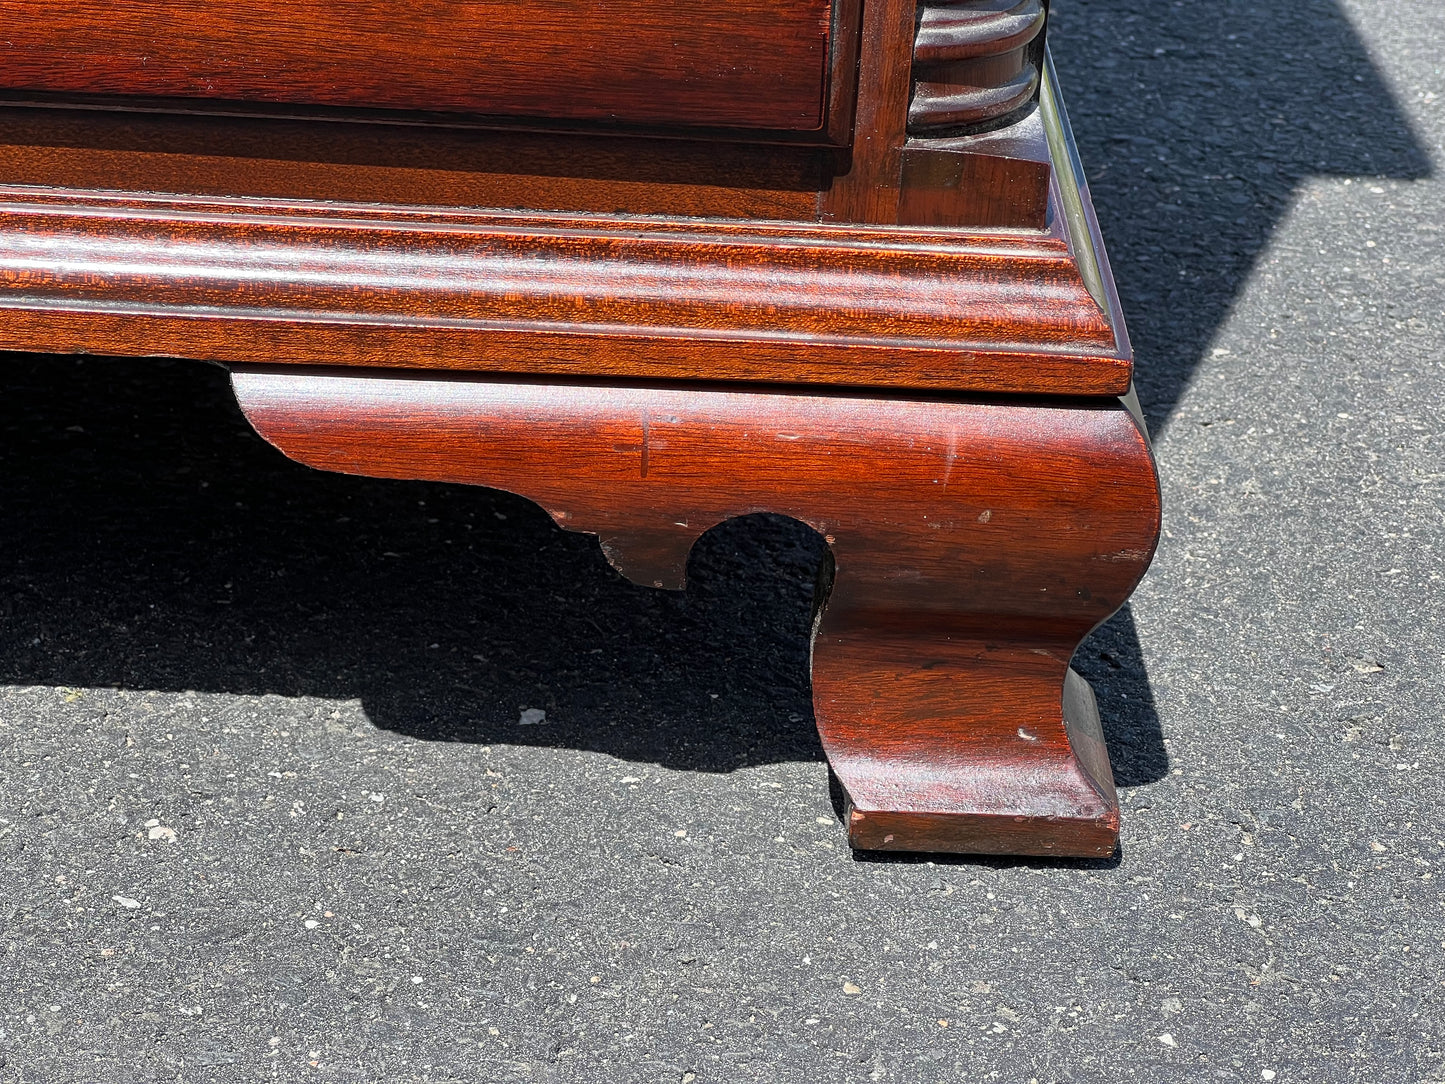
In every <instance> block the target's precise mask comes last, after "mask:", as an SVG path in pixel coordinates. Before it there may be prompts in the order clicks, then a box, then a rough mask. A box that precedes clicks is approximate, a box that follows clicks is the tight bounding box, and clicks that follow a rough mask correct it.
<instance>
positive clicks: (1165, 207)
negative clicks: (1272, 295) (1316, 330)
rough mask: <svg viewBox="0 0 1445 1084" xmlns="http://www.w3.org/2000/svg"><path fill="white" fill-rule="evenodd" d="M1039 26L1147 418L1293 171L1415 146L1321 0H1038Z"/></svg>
mask: <svg viewBox="0 0 1445 1084" xmlns="http://www.w3.org/2000/svg"><path fill="white" fill-rule="evenodd" d="M1049 33H1050V38H1049V40H1050V47H1051V49H1052V50H1053V53H1054V57H1055V60H1056V62H1057V65H1058V69H1059V78H1060V80H1061V82H1062V83H1063V91H1064V98H1065V101H1066V103H1067V106H1068V110H1069V117H1070V120H1071V121H1072V123H1073V128H1074V135H1075V137H1076V138H1077V139H1078V142H1079V152H1080V155H1081V156H1082V158H1083V161H1084V168H1085V172H1086V174H1087V175H1088V178H1089V182H1090V190H1091V194H1092V196H1093V199H1094V205H1095V207H1096V209H1097V210H1098V213H1099V221H1100V226H1101V228H1102V230H1103V233H1104V239H1105V242H1106V244H1107V246H1108V250H1109V256H1110V259H1111V261H1112V263H1113V269H1114V276H1115V279H1116V281H1117V283H1118V286H1119V295H1120V298H1121V299H1122V301H1123V304H1124V310H1125V313H1126V315H1127V318H1128V320H1129V330H1130V333H1131V335H1132V336H1133V339H1134V348H1135V354H1136V357H1137V365H1136V369H1135V374H1136V381H1137V384H1138V387H1139V395H1140V400H1141V402H1142V403H1143V406H1144V410H1145V413H1146V414H1147V415H1148V416H1149V419H1150V423H1151V425H1152V426H1154V427H1158V426H1159V425H1161V424H1162V423H1163V422H1164V421H1166V420H1167V419H1168V417H1169V415H1170V414H1171V413H1172V412H1173V410H1174V408H1175V406H1176V405H1177V404H1178V402H1179V397H1180V396H1181V395H1182V394H1183V392H1184V389H1185V388H1186V387H1187V386H1188V385H1189V382H1190V379H1191V378H1192V377H1193V375H1194V372H1195V370H1196V369H1197V368H1198V366H1199V364H1200V362H1201V361H1202V360H1203V357H1204V354H1205V353H1206V351H1207V350H1208V349H1209V347H1210V344H1211V342H1212V341H1213V340H1214V336H1215V333H1216V331H1217V329H1218V328H1219V326H1220V324H1221V323H1222V322H1223V321H1224V320H1225V318H1226V317H1227V316H1228V313H1229V310H1230V307H1231V306H1232V305H1233V303H1234V300H1235V297H1236V295H1237V294H1238V293H1239V292H1240V290H1241V289H1242V287H1243V285H1244V282H1245V279H1246V278H1247V276H1248V275H1249V273H1250V269H1251V268H1252V267H1253V266H1254V263H1255V261H1256V259H1258V257H1259V255H1260V253H1261V252H1262V251H1263V250H1264V248H1265V246H1266V245H1267V244H1268V243H1269V239H1270V235H1271V234H1272V232H1273V231H1274V228H1275V227H1276V226H1277V225H1278V224H1279V223H1280V221H1281V220H1282V218H1283V217H1284V215H1285V213H1286V212H1287V211H1288V210H1289V207H1290V205H1291V203H1292V202H1293V200H1294V197H1295V193H1296V191H1297V190H1298V188H1299V186H1300V183H1301V182H1302V181H1304V180H1306V179H1307V178H1309V177H1313V176H1332V177H1378V178H1393V179H1397V180H1414V179H1418V178H1423V177H1426V176H1428V175H1429V174H1430V172H1431V163H1430V160H1429V158H1428V156H1427V154H1426V152H1425V151H1424V150H1423V149H1422V147H1421V144H1420V143H1419V141H1418V140H1417V139H1416V138H1415V136H1414V134H1413V133H1412V131H1411V129H1410V125H1409V122H1408V121H1407V120H1406V118H1405V117H1404V115H1403V114H1402V112H1401V110H1400V108H1399V107H1398V106H1397V105H1396V102H1395V98H1394V96H1393V94H1392V93H1391V91H1390V88H1389V87H1388V86H1387V85H1386V84H1385V81H1384V79H1383V77H1382V76H1381V74H1380V72H1379V70H1378V69H1377V68H1376V67H1375V65H1374V63H1373V62H1372V61H1371V59H1370V56H1369V53H1368V52H1367V51H1366V49H1365V46H1364V44H1363V43H1362V42H1361V41H1360V39H1359V37H1358V35H1357V34H1356V33H1355V30H1354V27H1353V26H1351V24H1350V22H1349V20H1348V18H1346V16H1345V14H1344V13H1343V12H1342V11H1341V9H1340V7H1339V5H1338V3H1337V0H1292V2H1290V3H1272V4H1261V3H1258V2H1257V0H1175V2H1165V0H1158V2H1149V3H1144V2H1141V0H1054V5H1053V11H1052V17H1051V23H1050V31H1049ZM1286 330H1287V329H1286Z"/></svg>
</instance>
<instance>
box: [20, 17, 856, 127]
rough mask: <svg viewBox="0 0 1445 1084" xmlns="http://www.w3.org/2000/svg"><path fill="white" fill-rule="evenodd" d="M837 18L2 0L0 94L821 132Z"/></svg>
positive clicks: (845, 70) (844, 73)
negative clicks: (5, 91)
mask: <svg viewBox="0 0 1445 1084" xmlns="http://www.w3.org/2000/svg"><path fill="white" fill-rule="evenodd" d="M833 20H834V12H833V5H832V4H831V3H829V0H788V2H787V3H777V2H776V0H706V2H703V0H606V2H605V3H604V2H588V0H570V2H556V0H552V2H545V3H544V2H539V0H467V2H465V3H458V2H456V0H406V2H404V3H376V2H362V3H358V2H354V0H352V2H346V3H337V2H335V0H250V2H248V3H244V4H230V3H216V2H213V0H108V2H104V3H102V2H100V0H48V2H47V3H45V4H43V5H37V4H35V3H33V2H26V0H0V88H5V89H9V90H12V91H44V92H49V93H72V94H82V95H87V96H95V97H98V96H106V97H115V98H119V99H122V100H133V99H137V98H148V99H174V100H176V101H175V102H173V103H172V106H171V107H172V108H183V107H184V105H183V103H184V102H185V101H186V100H188V99H189V100H197V99H200V100H222V101H233V102H250V103H254V104H283V105H324V106H349V107H364V108H372V109H377V108H380V109H402V110H426V111H456V112H461V113H470V114H482V115H489V116H503V117H506V116H524V117H540V118H553V119H562V120H585V121H606V122H622V123H632V124H662V125H703V126H710V127H724V128H749V129H776V130H784V131H818V130H820V129H821V128H822V127H823V125H824V122H825V119H826V118H825V115H824V107H825V103H826V102H827V99H828V94H829V85H828V82H829V79H828V77H829V68H830V61H831V59H832V53H831V48H830V34H831V29H832V25H833ZM843 21H844V22H845V23H846V22H847V21H848V20H847V19H846V18H845V19H844V20H843ZM850 55H851V54H850ZM848 74H849V73H848V71H847V69H844V70H843V71H842V72H840V75H841V76H843V77H845V78H846V76H847V75H848Z"/></svg>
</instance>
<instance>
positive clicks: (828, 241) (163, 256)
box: [0, 188, 1130, 395]
mask: <svg viewBox="0 0 1445 1084" xmlns="http://www.w3.org/2000/svg"><path fill="white" fill-rule="evenodd" d="M1058 220H1059V222H1060V223H1061V224H1064V223H1065V222H1066V219H1065V217H1064V216H1063V215H1060V216H1058ZM1092 243H1093V242H1092V240H1091V238H1090V237H1088V236H1082V237H1072V236H1067V235H1065V234H1063V233H1056V234H1052V235H1051V234H1047V233H1038V234H1033V235H1024V234H1019V235H996V236H990V235H977V236H973V237H970V236H967V235H951V236H947V237H943V236H939V235H936V234H927V233H911V234H910V233H908V232H904V231H897V230H893V231H888V232H886V233H885V232H878V231H867V230H856V229H855V230H849V229H842V228H836V227H822V226H812V227H789V226H783V225H764V224H761V223H757V224H746V225H745V224H729V223H722V222H707V223H698V222H688V221H678V222H667V221H665V220H646V219H627V220H624V219H601V218H590V219H582V218H576V217H573V218H565V217H547V216H542V215H536V214H533V215H522V214H515V215H507V214H502V213H490V214H488V213H481V212H477V213H463V212H441V211H427V210H421V209H405V208H395V207H392V208H380V209H379V208H373V207H364V206H349V207H347V206H327V205H320V204H286V203H278V202H259V201H251V202H243V201H207V200H178V199H161V198H152V199H146V198H140V197H120V196H112V195H107V194H104V193H67V194H42V193H36V192H32V191H26V190H23V189H18V188H9V189H0V308H4V309H6V310H9V311H8V313H7V317H6V319H5V320H4V321H3V325H0V347H4V348H7V349H21V350H24V349H51V350H86V351H95V352H113V353H125V354H157V353H165V354H179V355H182V356H187V357H199V358H206V359H212V360H218V361H234V362H255V361H272V360H285V361H290V362H296V363H311V364H355V365H373V366H374V365H384V366H390V367H397V366H418V367H424V368H449V369H487V370H491V371H497V372H516V373H550V374H571V375H576V376H586V375H593V376H596V375H603V374H605V375H609V376H618V377H642V378H648V379H684V380H755V381H767V382H778V381H783V382H795V383H818V384H843V385H853V386H858V385H862V386H875V387H913V388H924V387H933V388H947V389H949V390H952V391H988V392H1007V393H1051V394H1062V395H1110V394H1114V395H1117V394H1120V393H1122V392H1123V391H1124V390H1125V389H1127V387H1128V385H1129V379H1130V364H1129V359H1128V354H1127V351H1126V350H1124V349H1121V344H1120V338H1119V336H1120V334H1121V328H1122V324H1121V322H1120V320H1119V319H1118V315H1117V313H1116V312H1113V311H1112V310H1111V308H1109V307H1103V308H1101V307H1100V306H1101V300H1103V301H1105V302H1106V303H1107V299H1096V297H1095V294H1094V293H1093V292H1091V286H1090V284H1089V283H1088V282H1087V281H1086V279H1085V278H1083V277H1082V276H1081V275H1080V270H1079V262H1078V258H1077V252H1078V250H1079V249H1080V247H1081V246H1085V247H1087V246H1091V245H1092Z"/></svg>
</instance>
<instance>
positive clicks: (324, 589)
mask: <svg viewBox="0 0 1445 1084" xmlns="http://www.w3.org/2000/svg"><path fill="white" fill-rule="evenodd" d="M1052 40H1053V42H1054V45H1053V48H1054V51H1055V54H1056V56H1057V58H1058V61H1059V69H1060V72H1061V76H1062V79H1063V82H1064V90H1065V94H1066V97H1067V99H1068V104H1069V108H1070V112H1071V116H1072V120H1073V125H1074V129H1075V132H1076V134H1077V136H1078V139H1079V143H1080V149H1081V153H1082V155H1083V158H1084V161H1085V164H1086V167H1087V169H1088V173H1089V175H1090V180H1091V182H1092V192H1093V197H1094V200H1095V202H1096V205H1097V207H1098V210H1099V216H1100V219H1101V221H1102V225H1103V229H1104V234H1105V237H1106V238H1107V240H1108V243H1109V247H1110V253H1111V256H1112V258H1113V265H1114V271H1115V275H1116V277H1117V280H1118V283H1119V288H1120V293H1121V295H1122V297H1123V301H1124V305H1125V308H1126V310H1127V311H1128V313H1129V316H1130V319H1131V331H1132V333H1133V336H1134V341H1135V346H1136V350H1137V353H1138V358H1139V365H1138V378H1139V386H1140V391H1141V397H1142V400H1143V402H1144V405H1145V408H1146V411H1147V412H1148V413H1149V415H1150V416H1151V418H1152V419H1153V421H1154V424H1155V425H1158V424H1159V423H1160V422H1162V421H1163V420H1165V419H1167V417H1168V416H1169V414H1170V412H1171V411H1172V410H1173V409H1174V407H1175V405H1176V404H1177V402H1178V399H1179V396H1180V395H1181V393H1182V392H1183V390H1184V388H1185V387H1186V386H1187V385H1188V383H1189V381H1190V379H1191V377H1192V375H1193V373H1194V371H1195V369H1196V367H1197V366H1198V364H1199V362H1200V360H1201V358H1202V357H1203V354H1204V352H1205V351H1206V350H1207V349H1208V346H1209V343H1210V342H1211V341H1212V338H1213V336H1214V334H1215V332H1216V330H1217V328H1218V326H1219V325H1220V323H1221V322H1222V321H1223V320H1224V318H1225V317H1226V316H1227V314H1228V311H1229V308H1230V306H1231V305H1232V303H1233V301H1234V298H1235V295H1236V294H1237V292H1238V291H1239V290H1240V289H1241V287H1242V284H1243V282H1244V279H1245V277H1246V276H1247V274H1248V273H1249V270H1250V268H1251V266H1252V265H1253V263H1254V261H1255V260H1256V259H1257V257H1258V256H1259V254H1260V253H1261V251H1262V250H1263V249H1264V246H1265V245H1266V244H1267V242H1268V240H1269V237H1270V233H1271V231H1272V230H1273V228H1274V227H1275V226H1276V225H1277V224H1278V222H1279V221H1280V219H1281V218H1282V216H1283V215H1284V214H1285V212H1286V210H1287V209H1288V207H1289V205H1290V201H1291V200H1292V199H1293V197H1294V194H1295V192H1296V190H1297V188H1298V186H1299V184H1300V182H1301V181H1303V180H1304V179H1305V178H1308V177H1310V176H1313V175H1319V174H1325V175H1337V176H1350V175H1359V176H1376V177H1392V178H1402V179H1410V178H1418V177H1423V176H1426V175H1427V174H1428V173H1429V170H1430V163H1429V161H1428V159H1427V157H1426V155H1425V154H1424V152H1423V151H1422V150H1421V148H1420V145H1419V144H1418V143H1417V141H1416V140H1415V138H1414V137H1413V135H1412V133H1411V132H1410V129H1409V126H1408V124H1407V123H1406V121H1405V120H1404V118H1403V117H1402V115H1401V113H1400V110H1399V109H1398V108H1397V107H1396V105H1395V103H1394V100H1393V99H1392V97H1391V94H1390V91H1389V90H1388V88H1387V87H1386V86H1385V84H1384V82H1383V80H1382V79H1381V77H1380V75H1379V73H1378V72H1377V71H1376V69H1375V68H1374V66H1373V64H1372V63H1371V61H1370V59H1369V56H1368V54H1367V53H1366V51H1365V49H1364V47H1363V45H1362V44H1361V43H1360V41H1359V40H1358V39H1357V37H1356V36H1355V34H1354V31H1353V29H1352V28H1351V26H1350V24H1349V22H1348V21H1347V20H1346V18H1345V17H1344V16H1343V14H1342V13H1341V11H1340V10H1339V8H1338V7H1337V5H1336V3H1335V0H1299V2H1297V3H1292V4H1272V5H1257V4H1255V3H1253V2H1249V0H1227V2H1222V3H1216V2H1213V0H1210V2H1203V0H1188V2H1177V3H1172V4H1165V3H1141V2H1140V0H1058V2H1057V3H1056V4H1055V12H1054V30H1053V39H1052ZM5 364H6V370H7V374H6V385H5V387H6V400H5V407H4V411H3V418H4V429H5V433H4V442H5V443H4V448H5V451H4V457H5V460H4V465H3V471H4V474H3V478H4V481H3V486H4V495H3V498H0V508H3V510H4V514H5V519H4V521H3V523H4V526H3V529H0V549H3V552H4V553H5V554H6V558H5V561H4V565H3V568H0V577H3V583H0V614H3V616H4V621H3V627H0V681H4V682H7V683H12V684H47V685H62V686H63V685H75V686H115V687H123V688H131V689H158V690H182V689H198V690H209V691H217V692H226V693H241V694H246V693H249V694H263V693H275V694H281V695H286V696H318V697H331V698H348V699H349V698H360V700H361V701H362V703H363V705H364V707H365V708H366V710H367V712H368V714H369V715H370V717H371V718H372V720H373V721H374V722H375V723H376V724H377V725H378V726H380V727H383V728H386V729H390V730H395V731H399V732H405V733H409V734H414V735H417V736H420V737H424V738H429V739H434V740H443V741H486V742H490V741H507V742H516V743H523V744H540V745H560V746H568V747H578V748H586V749H595V750H600V751H604V752H607V753H610V754H612V755H614V756H617V757H621V758H625V759H630V760H639V761H651V762H656V763H659V764H663V765H667V766H670V767H676V768H690V769H696V770H701V771H727V770H731V769H733V768H736V767H740V766H744V765H750V764H759V763H767V762H774V761H782V760H800V759H802V760H819V759H821V758H822V751H821V749H820V747H819V745H818V739H817V735H816V732H815V730H814V728H813V724H812V709H811V702H810V697H809V689H808V678H807V644H808V631H809V630H808V620H809V614H810V605H811V599H812V589H813V575H814V570H815V569H816V567H817V564H818V562H819V560H821V558H822V555H823V548H822V546H823V544H822V541H821V540H820V539H819V538H818V537H817V536H816V535H815V534H814V533H813V532H811V531H809V530H808V529H807V528H806V527H803V526H802V525H800V524H797V523H795V522H792V521H789V520H785V519H781V518H779V517H754V520H762V522H744V521H735V522H733V523H730V524H725V525H723V526H722V527H720V528H717V529H715V530H714V531H712V532H709V534H708V535H706V536H705V537H704V538H703V539H702V541H701V542H699V544H698V546H697V548H696V550H695V551H694V553H693V558H692V561H691V563H690V565H689V575H690V586H689V590H688V591H687V593H686V595H685V596H684V595H681V594H677V595H674V594H669V593H665V592H658V591H651V590H647V589H644V588H638V587H634V586H632V585H631V584H628V583H626V582H625V581H623V580H622V579H621V578H620V577H618V576H617V575H616V574H615V573H613V572H612V571H611V569H610V568H609V567H608V566H607V565H606V563H605V561H604V560H603V559H602V556H601V553H600V551H599V550H598V548H597V545H596V543H595V541H594V540H592V539H591V538H590V537H584V536H579V535H569V534H566V533H564V532H562V531H561V530H559V529H558V528H557V527H556V526H555V525H553V523H552V522H551V520H550V519H548V518H547V516H546V515H544V514H543V513H542V512H541V511H540V510H539V509H538V508H536V507H535V506H533V505H531V504H530V503H528V502H526V501H523V500H521V499H519V498H513V497H510V496H507V495H504V494H500V493H496V492H493V491H489V490H477V489H468V488H465V487H459V486H441V485H432V484H425V483H397V482H384V481H374V480H368V479H358V478H346V477H341V476H335V475H322V474H318V473H315V472H312V471H309V470H307V469H305V468H302V467H298V466H295V465H294V464H290V463H288V462H286V461H284V460H283V459H282V458H281V457H280V456H279V455H278V454H277V453H275V452H274V451H272V450H271V449H270V448H268V447H266V446H265V445H264V444H263V443H262V442H261V441H260V440H259V439H258V438H257V437H255V436H254V434H252V433H251V431H250V429H249V428H248V427H247V426H246V425H245V423H244V421H243V420H242V419H241V418H240V416H239V413H238V412H237V410H236V408H235V405H234V403H233V401H232V400H231V397H230V392H229V389H228V387H227V383H226V380H225V377H224V374H223V373H222V372H221V371H219V370H215V369H209V368H207V367H204V366H196V365H187V364H177V363H168V362H158V361H140V362H121V361H101V360H87V361H78V360H75V359H58V358H24V357H12V358H10V359H7V361H6V363H5ZM1074 665H1075V667H1076V668H1077V669H1079V670H1080V671H1081V672H1082V673H1083V674H1084V675H1085V676H1086V677H1087V678H1089V680H1090V681H1091V683H1092V684H1093V685H1094V688H1095V690H1096V692H1097V695H1098V698H1099V702H1100V710H1101V714H1102V716H1103V718H1104V720H1105V727H1106V737H1107V739H1108V742H1109V748H1110V755H1111V758H1112V760H1113V763H1114V769H1115V774H1116V778H1117V780H1118V782H1119V784H1120V785H1122V786H1126V787H1128V786H1137V785H1140V784H1145V783H1149V782H1152V781H1155V780H1158V779H1159V778H1161V777H1162V776H1163V774H1164V773H1165V772H1166V771H1167V770H1168V759H1167V756H1166V754H1165V751H1164V745H1163V739H1162V736H1161V733H1160V725H1159V720H1158V718H1157V716H1156V714H1155V711H1154V704H1153V699H1152V694H1151V692H1150V688H1149V681H1148V676H1147V673H1146V671H1145V666H1144V662H1143V658H1142V653H1141V650H1140V645H1139V638H1138V635H1137V633H1136V631H1135V627H1134V621H1133V617H1132V614H1131V613H1130V611H1129V609H1128V608H1127V607H1126V608H1125V609H1124V610H1122V611H1120V613H1119V614H1118V615H1116V616H1115V617H1114V618H1113V619H1112V620H1111V621H1109V622H1107V623H1106V624H1105V625H1104V626H1102V627H1101V629H1100V630H1099V631H1098V632H1096V633H1095V634H1094V635H1093V636H1092V637H1091V638H1090V639H1089V640H1088V641H1087V642H1086V643H1085V645H1084V646H1083V648H1082V649H1081V650H1080V652H1079V654H1078V655H1077V656H1076V658H1075V662H1074ZM528 709H532V711H531V714H530V715H527V714H526V713H527V711H528ZM538 711H540V712H544V713H545V717H546V720H547V721H546V722H545V723H541V724H536V725H524V724H523V723H522V719H523V718H535V716H536V712H538Z"/></svg>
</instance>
